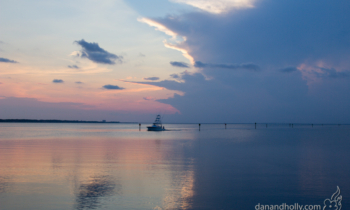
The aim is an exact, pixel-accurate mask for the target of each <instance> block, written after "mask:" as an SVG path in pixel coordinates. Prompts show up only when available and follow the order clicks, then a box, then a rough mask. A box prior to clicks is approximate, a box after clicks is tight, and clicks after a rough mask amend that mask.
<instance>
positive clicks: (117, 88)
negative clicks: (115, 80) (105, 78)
mask: <svg viewBox="0 0 350 210" xmlns="http://www.w3.org/2000/svg"><path fill="white" fill-rule="evenodd" d="M103 88H104V89H107V90H123V89H125V88H122V87H119V86H117V85H104V86H103Z"/></svg>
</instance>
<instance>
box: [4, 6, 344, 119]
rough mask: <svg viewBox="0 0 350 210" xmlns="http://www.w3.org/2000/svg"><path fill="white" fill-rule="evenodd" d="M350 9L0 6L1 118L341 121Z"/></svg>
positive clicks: (300, 7)
mask: <svg viewBox="0 0 350 210" xmlns="http://www.w3.org/2000/svg"><path fill="white" fill-rule="evenodd" d="M349 11H350V1H347V0H339V1H330V0H319V1H314V0H285V1H279V0H148V1H145V0H98V1H97V0H84V1H82V0H75V1H67V0H61V1H54V0H51V1H50V0H49V1H48V0H45V1H44V0H31V1H27V0H16V1H13V0H12V1H10V0H0V118H1V119H19V118H20V119H67V120H108V121H110V120H113V121H123V122H125V121H133V122H150V121H152V120H154V118H155V115H156V114H162V115H164V117H165V118H164V122H178V123H181V122H186V123H189V122H193V123H199V122H200V123H210V122H213V123H224V122H226V123H249V122H262V123H264V122H268V123H270V122H281V123H289V122H294V123H350V121H349V119H350V110H349V107H350V12H349Z"/></svg>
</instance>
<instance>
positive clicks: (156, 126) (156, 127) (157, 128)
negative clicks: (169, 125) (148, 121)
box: [147, 115, 165, 131]
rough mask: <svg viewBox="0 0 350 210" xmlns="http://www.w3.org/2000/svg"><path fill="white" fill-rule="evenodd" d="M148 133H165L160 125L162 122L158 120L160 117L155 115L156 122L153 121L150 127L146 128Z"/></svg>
mask: <svg viewBox="0 0 350 210" xmlns="http://www.w3.org/2000/svg"><path fill="white" fill-rule="evenodd" d="M147 130H148V131H165V128H164V126H163V125H162V121H161V119H160V115H157V117H156V120H155V121H154V123H153V125H152V126H147Z"/></svg>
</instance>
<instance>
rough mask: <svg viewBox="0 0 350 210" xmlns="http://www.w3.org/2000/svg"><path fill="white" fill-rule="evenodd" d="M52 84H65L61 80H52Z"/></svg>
mask: <svg viewBox="0 0 350 210" xmlns="http://www.w3.org/2000/svg"><path fill="white" fill-rule="evenodd" d="M52 82H53V83H64V81H63V80H61V79H54V80H52Z"/></svg>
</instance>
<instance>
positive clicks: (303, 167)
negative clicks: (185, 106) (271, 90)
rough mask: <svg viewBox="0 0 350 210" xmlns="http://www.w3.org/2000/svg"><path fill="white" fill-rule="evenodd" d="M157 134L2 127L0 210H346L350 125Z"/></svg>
mask: <svg viewBox="0 0 350 210" xmlns="http://www.w3.org/2000/svg"><path fill="white" fill-rule="evenodd" d="M165 127H166V128H168V129H170V130H171V131H164V132H147V131H146V127H145V125H142V129H141V131H139V129H138V124H48V123H47V124H35V123H25V124H18V123H16V124H15V123H14V124H10V123H1V124H0V209H1V210H3V209H26V210H30V209H33V210H34V209H35V210H47V209H113V210H114V209H233V210H235V209H240V210H242V209H243V210H244V209H256V208H255V207H256V205H257V204H266V205H281V204H283V203H286V204H287V205H291V204H294V203H298V204H299V205H321V206H322V208H323V202H324V200H325V199H326V198H330V197H331V196H332V194H333V193H334V192H335V191H336V189H337V186H339V188H340V190H341V195H342V205H343V207H342V209H349V206H350V181H349V177H350V142H349V140H350V126H347V125H341V126H338V125H337V126H335V125H324V126H321V125H314V127H311V125H294V127H293V128H291V127H289V125H288V124H287V125H282V124H281V125H279V124H275V125H268V127H267V128H266V125H265V124H263V125H262V124H258V126H257V129H254V125H252V124H250V125H249V124H228V125H227V129H225V127H224V125H223V124H202V125H201V130H200V131H199V130H198V125H197V124H169V125H165ZM338 210H339V209H338Z"/></svg>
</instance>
